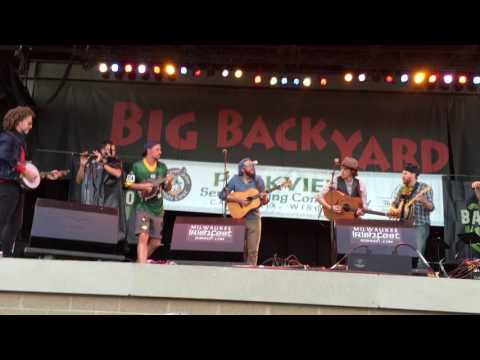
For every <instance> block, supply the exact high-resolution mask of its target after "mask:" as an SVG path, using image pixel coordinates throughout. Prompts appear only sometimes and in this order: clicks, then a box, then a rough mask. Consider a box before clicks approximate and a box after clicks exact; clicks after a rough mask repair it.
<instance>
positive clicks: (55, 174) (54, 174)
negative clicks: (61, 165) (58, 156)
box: [47, 169, 62, 180]
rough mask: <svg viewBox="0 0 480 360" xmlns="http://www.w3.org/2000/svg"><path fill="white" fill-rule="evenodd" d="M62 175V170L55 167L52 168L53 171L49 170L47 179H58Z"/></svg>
mask: <svg viewBox="0 0 480 360" xmlns="http://www.w3.org/2000/svg"><path fill="white" fill-rule="evenodd" d="M61 176H62V173H61V172H60V171H58V170H57V169H55V170H52V171H50V172H48V174H47V179H48V180H57V179H58V178H59V177H61Z"/></svg>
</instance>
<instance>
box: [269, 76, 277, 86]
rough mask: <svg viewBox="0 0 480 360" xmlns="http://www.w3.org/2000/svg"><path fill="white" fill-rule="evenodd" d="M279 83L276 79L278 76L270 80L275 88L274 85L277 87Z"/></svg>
mask: <svg viewBox="0 0 480 360" xmlns="http://www.w3.org/2000/svg"><path fill="white" fill-rule="evenodd" d="M277 83H278V79H277V77H276V76H272V77H271V78H270V85H272V86H274V85H277Z"/></svg>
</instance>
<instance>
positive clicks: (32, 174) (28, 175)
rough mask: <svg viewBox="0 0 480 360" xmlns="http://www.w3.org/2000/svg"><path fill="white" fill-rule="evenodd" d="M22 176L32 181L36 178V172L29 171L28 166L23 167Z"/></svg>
mask: <svg viewBox="0 0 480 360" xmlns="http://www.w3.org/2000/svg"><path fill="white" fill-rule="evenodd" d="M23 176H25V178H26V179H27V180H28V181H30V182H34V181H35V180H37V174H35V172H33V171H31V170H30V169H28V168H27V169H25V172H24V173H23Z"/></svg>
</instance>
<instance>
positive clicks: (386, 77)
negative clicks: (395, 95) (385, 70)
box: [385, 74, 393, 84]
mask: <svg viewBox="0 0 480 360" xmlns="http://www.w3.org/2000/svg"><path fill="white" fill-rule="evenodd" d="M385 82H386V83H389V84H391V83H393V76H392V75H390V74H388V75H387V76H385Z"/></svg>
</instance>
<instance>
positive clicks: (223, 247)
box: [170, 216, 245, 264]
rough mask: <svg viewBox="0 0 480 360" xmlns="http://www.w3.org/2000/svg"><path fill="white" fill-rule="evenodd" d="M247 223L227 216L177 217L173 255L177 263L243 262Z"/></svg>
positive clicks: (172, 243) (172, 244) (173, 235)
mask: <svg viewBox="0 0 480 360" xmlns="http://www.w3.org/2000/svg"><path fill="white" fill-rule="evenodd" d="M244 246H245V221H244V220H236V219H232V218H223V217H213V216H212V217H204V216H199V217H184V216H177V217H176V219H175V225H174V227H173V234H172V242H171V245H170V250H171V252H170V253H171V256H173V257H174V259H175V260H191V261H207V262H230V263H236V264H239V263H243V249H244Z"/></svg>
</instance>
